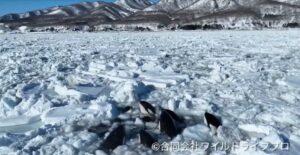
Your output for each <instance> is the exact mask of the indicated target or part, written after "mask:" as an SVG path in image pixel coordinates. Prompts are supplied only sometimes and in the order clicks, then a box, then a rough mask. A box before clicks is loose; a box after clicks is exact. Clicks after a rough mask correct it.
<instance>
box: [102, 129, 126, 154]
mask: <svg viewBox="0 0 300 155" xmlns="http://www.w3.org/2000/svg"><path fill="white" fill-rule="evenodd" d="M124 141H125V128H124V126H123V125H119V126H118V127H117V128H115V129H114V130H113V131H111V132H110V133H109V135H108V136H107V137H106V138H105V139H104V141H103V142H102V144H101V148H102V149H103V150H104V151H106V152H110V151H113V150H114V149H115V148H117V147H118V146H119V145H123V144H124Z"/></svg>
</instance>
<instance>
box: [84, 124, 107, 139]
mask: <svg viewBox="0 0 300 155" xmlns="http://www.w3.org/2000/svg"><path fill="white" fill-rule="evenodd" d="M109 128H110V127H109V126H108V125H106V124H99V125H97V126H92V127H90V128H89V129H88V132H92V133H95V134H97V135H98V136H99V137H102V136H104V134H105V133H106V132H107V131H108V130H109Z"/></svg>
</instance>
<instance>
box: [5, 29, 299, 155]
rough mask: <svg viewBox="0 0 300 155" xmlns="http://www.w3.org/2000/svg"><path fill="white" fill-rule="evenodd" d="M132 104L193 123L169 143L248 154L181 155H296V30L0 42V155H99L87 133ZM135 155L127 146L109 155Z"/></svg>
mask: <svg viewBox="0 0 300 155" xmlns="http://www.w3.org/2000/svg"><path fill="white" fill-rule="evenodd" d="M140 100H146V101H148V102H150V103H152V104H154V105H156V106H160V107H163V108H167V109H171V110H174V111H175V112H176V113H178V114H180V115H182V116H191V117H192V118H193V123H192V124H193V125H191V126H188V127H187V128H186V129H185V130H184V131H183V132H182V134H181V135H178V136H177V137H176V138H174V139H173V141H176V142H177V141H179V142H185V141H188V140H197V141H199V142H209V143H212V144H213V143H216V142H227V143H233V142H236V143H247V144H253V145H254V144H257V146H256V149H247V148H245V147H244V148H242V147H238V148H237V149H231V150H227V151H225V150H224V149H221V148H220V149H217V150H215V149H213V148H208V149H207V150H201V151H200V152H195V150H192V151H184V152H181V153H182V154H183V153H184V154H192V153H193V154H295V155H296V154H298V153H299V151H300V149H299V148H300V30H298V29H294V30H282V31H279V30H268V31H189V32H184V31H182V32H151V33H150V32H149V33H148V32H146V33H137V32H109V33H107V32H106V33H57V34H51V33H28V34H0V154H1V155H2V154H10V153H11V154H14V153H20V154H34V153H37V154H94V153H97V154H101V153H103V152H102V151H101V150H99V147H98V146H99V144H100V143H101V142H102V140H103V137H102V138H101V137H98V136H97V135H96V134H94V133H90V132H88V131H87V129H88V128H89V127H90V126H94V125H97V124H99V123H101V122H106V121H108V120H112V119H114V118H116V117H118V116H119V114H120V111H119V107H122V106H127V105H131V106H134V107H136V106H137V103H138V101H140ZM206 111H207V112H210V113H214V114H216V115H218V116H220V117H221V118H222V121H223V126H222V127H221V128H219V129H218V131H216V134H214V133H212V132H211V131H210V129H209V128H207V127H206V126H205V125H204V121H203V114H204V112H206ZM169 143H170V141H169ZM266 144H267V145H268V147H267V148H266V146H265V145H266ZM279 144H284V146H288V148H286V147H284V148H283V149H280V147H278V148H276V149H273V148H275V147H276V146H277V145H279ZM287 149H288V150H287ZM141 152H144V154H151V153H154V152H153V151H152V150H151V149H148V148H144V147H143V146H141V145H139V144H138V143H137V142H136V139H134V138H133V139H127V140H126V145H123V146H120V147H118V148H117V149H116V150H114V152H113V153H115V154H124V153H127V154H139V153H141ZM160 153H166V152H160ZM173 153H174V154H175V153H176V152H173ZM177 153H178V152H177Z"/></svg>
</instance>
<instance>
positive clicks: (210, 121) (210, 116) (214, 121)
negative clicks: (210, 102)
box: [204, 112, 222, 129]
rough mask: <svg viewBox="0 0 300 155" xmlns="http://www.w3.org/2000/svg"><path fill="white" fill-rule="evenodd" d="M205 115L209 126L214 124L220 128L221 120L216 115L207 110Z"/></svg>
mask: <svg viewBox="0 0 300 155" xmlns="http://www.w3.org/2000/svg"><path fill="white" fill-rule="evenodd" d="M204 117H205V120H206V124H207V126H208V127H209V128H210V127H211V125H212V126H214V127H215V128H216V129H218V127H219V126H222V122H221V120H220V119H219V118H217V117H216V116H215V115H213V114H210V113H208V112H205V114H204Z"/></svg>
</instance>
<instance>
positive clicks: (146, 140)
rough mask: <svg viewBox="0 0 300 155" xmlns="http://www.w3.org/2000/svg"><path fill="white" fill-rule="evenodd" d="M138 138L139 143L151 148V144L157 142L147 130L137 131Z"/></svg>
mask: <svg viewBox="0 0 300 155" xmlns="http://www.w3.org/2000/svg"><path fill="white" fill-rule="evenodd" d="M139 140H140V143H141V144H143V145H144V146H146V147H149V148H151V146H152V144H153V143H155V142H157V140H156V139H154V138H153V137H152V136H151V135H150V134H149V133H148V132H146V131H145V130H141V131H140V133H139Z"/></svg>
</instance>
